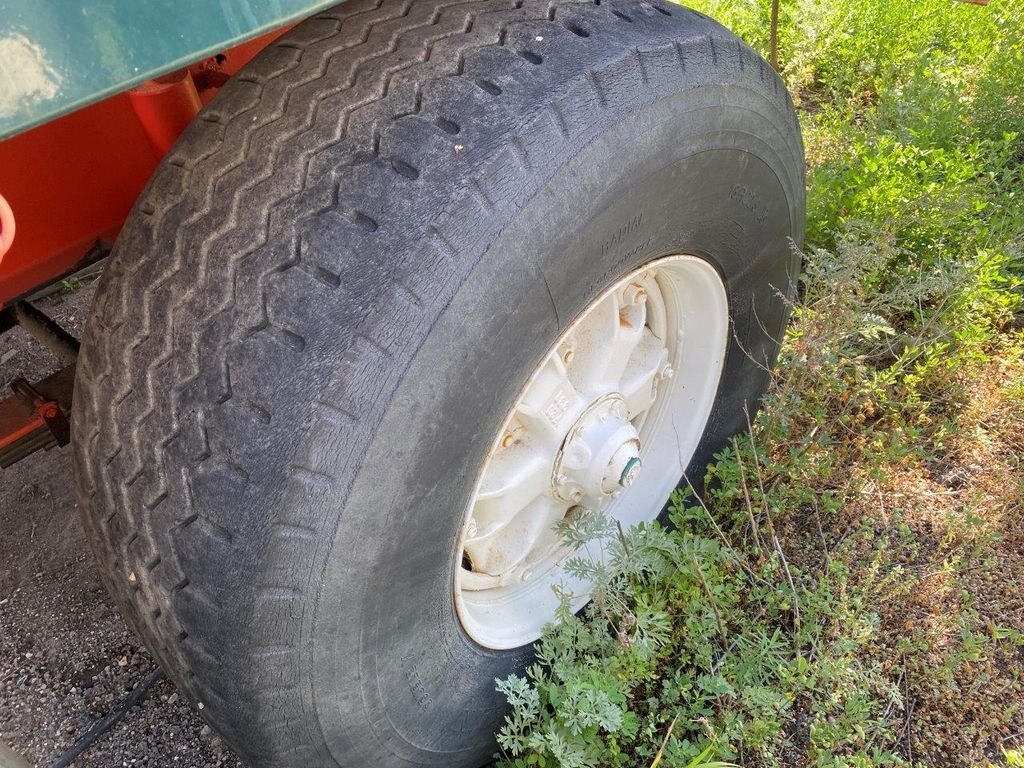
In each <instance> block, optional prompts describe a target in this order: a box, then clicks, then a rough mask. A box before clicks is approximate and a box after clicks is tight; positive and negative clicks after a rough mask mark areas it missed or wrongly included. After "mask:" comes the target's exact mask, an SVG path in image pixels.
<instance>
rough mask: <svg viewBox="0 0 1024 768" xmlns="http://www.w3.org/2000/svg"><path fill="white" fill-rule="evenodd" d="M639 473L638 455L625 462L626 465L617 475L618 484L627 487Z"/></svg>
mask: <svg viewBox="0 0 1024 768" xmlns="http://www.w3.org/2000/svg"><path fill="white" fill-rule="evenodd" d="M639 474H640V457H639V456H634V457H633V458H631V459H630V460H629V461H627V462H626V466H625V467H623V468H622V475H621V476H620V477H619V485H621V486H622V487H623V488H629V486H631V485H632V484H633V483H634V481H635V480H636V477H637V475H639Z"/></svg>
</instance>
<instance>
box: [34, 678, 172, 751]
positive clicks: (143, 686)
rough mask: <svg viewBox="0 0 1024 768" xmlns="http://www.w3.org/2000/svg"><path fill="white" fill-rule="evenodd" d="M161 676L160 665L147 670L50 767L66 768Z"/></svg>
mask: <svg viewBox="0 0 1024 768" xmlns="http://www.w3.org/2000/svg"><path fill="white" fill-rule="evenodd" d="M161 677H163V672H161V670H160V667H153V668H152V669H151V670H149V672H147V673H146V676H145V677H143V678H142V679H141V680H140V681H139V682H137V683H136V684H135V687H134V688H132V690H131V693H129V694H128V695H127V696H125V697H124V698H123V699H122V700H121V701H120V702H118V704H117V706H115V707H114V708H113V709H112V710H110V712H108V713H107V714H106V715H105V716H104V718H103V719H102V720H99V721H97V722H95V723H93V726H92V728H90V729H89V730H88V731H86V732H85V733H83V734H82V735H81V736H80V737H79V738H78V741H76V742H75V743H74V744H72V745H71V746H70V747H68V748H67V749H66V750H65V751H64V752H62V753H61V754H60V755H58V756H57V759H56V760H54V761H53V762H52V763H50V768H68V766H69V765H71V763H72V762H73V761H74V759H75V758H76V757H78V756H79V755H80V754H82V753H83V752H85V750H87V749H88V748H89V747H91V746H92V745H93V742H95V741H96V739H98V738H99V737H100V736H102V735H103V734H104V732H106V731H107V730H108V729H109V728H110V726H112V725H113V724H114V723H116V722H117V721H118V720H120V719H121V718H122V717H124V716H125V714H127V712H128V710H130V709H131V708H132V707H134V706H135V705H136V704H138V703H139V702H140V701H142V697H143V696H145V695H146V692H147V691H148V690H149V689H150V688H152V687H153V686H154V685H156V683H157V682H158V681H159V680H160V678H161Z"/></svg>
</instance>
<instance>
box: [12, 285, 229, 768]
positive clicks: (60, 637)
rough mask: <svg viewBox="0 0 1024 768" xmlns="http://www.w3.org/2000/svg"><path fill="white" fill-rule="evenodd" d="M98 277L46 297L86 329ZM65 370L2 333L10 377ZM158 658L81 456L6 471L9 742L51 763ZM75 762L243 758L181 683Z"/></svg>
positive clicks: (166, 687)
mask: <svg viewBox="0 0 1024 768" xmlns="http://www.w3.org/2000/svg"><path fill="white" fill-rule="evenodd" d="M94 287H95V286H94V285H93V284H83V285H79V286H74V290H70V291H63V292H60V293H58V294H55V295H53V296H50V297H48V298H46V299H42V300H40V301H39V302H38V304H37V305H38V306H39V307H40V308H41V309H43V310H44V311H46V312H47V313H48V314H50V315H51V316H52V317H54V318H56V319H57V320H58V321H59V322H61V324H63V325H64V326H65V327H66V328H68V329H69V330H71V331H72V333H74V334H75V335H78V334H79V333H80V332H81V329H82V325H83V324H84V321H85V317H86V313H87V311H88V306H89V302H90V301H91V299H92V294H93V292H94ZM58 367H59V364H58V362H57V360H56V358H54V357H53V356H52V355H51V354H50V353H49V352H47V351H46V350H44V349H43V348H41V347H40V346H39V345H38V344H36V343H35V342H34V341H33V340H32V339H31V337H29V336H28V335H27V334H25V333H24V332H22V331H21V330H20V329H15V330H14V331H12V332H10V333H7V334H4V335H3V336H0V385H3V386H4V387H5V388H6V384H7V383H8V382H10V381H11V380H12V379H13V378H16V377H18V376H25V377H26V378H28V379H29V380H30V381H32V380H38V379H40V378H42V377H43V376H45V375H47V374H48V373H51V372H53V371H55V370H57V368H58ZM153 665H154V662H153V660H152V659H151V658H150V656H149V654H148V653H147V652H146V651H145V650H144V649H143V648H142V646H141V644H140V643H139V641H138V639H137V638H136V637H135V635H134V634H133V633H132V631H131V630H130V629H128V627H127V626H126V625H125V623H124V621H123V620H122V619H121V617H120V615H119V614H118V613H117V611H116V609H115V608H114V607H113V605H112V604H111V602H110V599H109V598H108V597H107V594H106V592H105V591H104V589H103V587H102V585H101V583H100V580H99V576H98V574H97V572H96V568H95V566H94V565H93V562H92V559H91V557H90V555H89V553H88V548H87V546H86V543H85V540H84V536H83V534H82V530H81V527H80V526H79V523H78V517H77V514H76V511H75V502H74V497H73V493H72V490H71V452H70V450H69V449H67V448H64V449H56V448H55V449H53V450H51V451H49V452H47V453H38V454H36V455H34V456H31V457H29V458H28V459H26V460H24V461H22V462H20V463H18V464H16V465H15V466H13V467H10V468H8V469H6V470H0V741H3V742H4V743H6V744H8V745H9V746H10V747H11V748H13V749H14V750H15V751H16V752H18V753H20V754H22V755H24V756H25V757H26V758H28V760H29V762H30V763H34V764H35V765H37V766H41V767H42V766H48V765H49V764H50V763H51V762H52V761H53V760H54V758H55V757H56V756H57V755H58V754H60V753H61V752H62V751H63V750H64V749H66V748H67V747H69V746H70V745H71V744H72V743H73V742H74V741H75V739H77V738H78V737H79V736H80V735H81V734H82V733H84V732H85V731H86V730H87V729H88V728H89V727H90V726H91V725H92V724H93V723H94V722H95V721H97V720H98V719H100V718H101V717H103V716H104V715H105V714H107V713H108V712H109V711H110V710H111V708H112V707H113V706H114V705H115V704H116V702H118V701H120V700H121V699H122V698H123V697H124V696H125V694H126V693H127V692H128V691H129V690H131V688H132V687H133V686H134V685H135V684H136V683H137V682H138V681H139V680H140V679H141V678H142V677H143V675H145V673H146V672H147V671H148V670H149V669H150V668H151V667H152V666H153ZM74 765H76V766H88V765H93V766H104V767H106V766H136V765H138V766H153V767H154V768H158V767H162V766H181V767H182V768H192V767H193V766H195V767H196V768H206V767H207V766H231V767H232V768H241V767H242V763H241V762H240V761H239V760H238V758H237V757H235V755H234V754H233V753H232V752H231V750H230V749H228V748H227V746H225V744H224V743H223V741H222V740H221V739H220V738H219V737H218V736H216V735H215V734H214V733H212V732H211V731H210V729H209V728H208V727H207V726H206V725H205V724H204V722H203V721H202V720H201V719H200V717H199V715H198V714H197V713H196V711H195V710H194V709H193V708H192V707H191V706H190V705H189V704H188V703H187V702H186V701H185V699H184V697H182V696H180V695H179V694H178V693H177V692H176V690H175V688H174V686H173V685H172V684H171V683H170V682H168V681H166V680H162V681H161V682H159V683H158V684H157V685H156V686H155V687H154V688H153V689H152V690H151V691H150V692H149V694H148V696H147V697H146V698H145V700H144V701H143V703H142V704H141V705H140V706H139V707H136V708H135V709H133V710H132V711H131V712H129V713H128V715H127V716H126V717H125V718H124V719H123V720H121V721H120V722H118V723H117V724H115V725H114V727H113V728H112V729H111V730H110V731H109V732H108V733H107V734H106V735H105V736H103V737H102V738H101V739H100V741H99V742H98V743H97V744H96V745H95V746H93V747H92V748H91V749H90V750H89V751H87V752H86V753H85V754H84V755H83V756H82V757H80V758H79V759H78V760H77V761H76V762H75V763H74Z"/></svg>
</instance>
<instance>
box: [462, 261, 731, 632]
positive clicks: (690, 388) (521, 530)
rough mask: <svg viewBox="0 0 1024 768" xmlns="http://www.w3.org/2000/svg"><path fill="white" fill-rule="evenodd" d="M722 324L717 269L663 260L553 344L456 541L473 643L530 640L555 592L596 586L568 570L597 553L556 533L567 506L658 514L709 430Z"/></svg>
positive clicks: (614, 291)
mask: <svg viewBox="0 0 1024 768" xmlns="http://www.w3.org/2000/svg"><path fill="white" fill-rule="evenodd" d="M728 327H729V310H728V300H727V298H726V293H725V286H724V285H723V284H722V280H721V278H720V277H719V275H718V273H717V272H716V271H715V269H714V268H713V267H712V266H711V265H710V264H708V262H706V261H704V260H703V259H699V258H697V257H695V256H685V255H679V256H667V257H665V258H662V259H658V260H656V261H652V262H650V263H649V264H647V265H645V266H644V267H642V268H640V269H637V270H635V271H633V272H631V273H630V274H629V275H627V276H626V277H624V278H623V279H622V280H620V281H619V282H617V283H616V284H615V285H613V286H612V287H611V288H609V289H608V290H607V291H605V292H604V293H602V294H601V295H600V296H599V297H597V298H596V299H595V300H594V301H593V302H591V303H590V305H589V306H588V307H587V308H586V309H585V310H584V311H583V313H582V314H581V315H580V316H579V317H578V318H577V319H576V320H575V322H573V324H572V325H571V326H570V327H569V328H568V330H566V331H565V333H563V334H562V336H561V338H559V340H558V342H557V343H556V344H555V345H554V346H553V347H552V348H551V349H550V350H549V352H548V354H547V355H546V356H545V358H544V360H543V362H542V363H541V364H540V365H539V366H538V367H537V369H536V370H535V371H534V373H533V375H532V376H531V377H530V379H529V380H528V381H527V383H526V385H525V387H523V390H522V391H521V393H520V395H519V398H518V399H517V401H516V403H515V405H514V406H513V408H512V410H511V411H510V412H509V414H508V416H507V417H506V419H505V421H504V424H503V426H502V429H501V430H500V431H499V433H498V435H497V437H496V439H495V441H494V444H493V447H492V448H491V451H490V453H489V455H488V457H487V461H486V462H485V463H484V467H483V469H482V470H481V473H480V476H479V478H478V480H477V483H476V487H475V489H474V493H473V499H472V501H471V503H470V505H469V509H468V511H467V514H466V519H465V523H464V525H463V529H462V532H461V534H460V537H459V554H460V560H461V562H462V567H458V566H457V567H456V569H455V584H454V591H455V606H456V611H457V613H458V616H459V620H460V622H461V623H462V627H463V629H464V630H465V631H466V633H467V634H468V635H469V636H470V637H471V638H472V639H473V640H474V641H475V642H477V643H478V644H480V645H481V646H484V647H486V648H492V649H508V648H518V647H520V646H523V645H526V644H527V643H531V642H533V641H534V640H536V639H537V638H539V637H540V635H541V631H542V629H543V627H544V625H545V624H547V623H548V622H550V621H552V620H554V618H555V614H556V611H557V609H558V606H559V601H560V598H559V596H558V592H559V591H561V592H563V593H569V594H571V595H572V598H571V603H572V608H573V610H579V609H580V608H582V607H583V606H584V605H585V604H586V603H587V601H588V600H589V598H590V592H591V588H592V585H591V584H589V583H587V582H585V581H583V580H580V579H578V578H576V577H574V576H572V575H570V574H569V573H567V572H566V570H565V567H564V565H565V562H566V560H568V559H569V558H570V557H572V556H581V555H582V556H587V557H592V558H595V559H599V558H600V557H602V553H603V549H604V547H603V544H602V542H593V543H591V544H588V546H587V547H586V548H585V550H581V551H579V552H574V551H573V550H571V549H569V548H568V547H566V546H565V545H564V544H562V543H561V542H560V540H559V538H558V536H557V534H556V533H555V531H554V527H555V525H556V524H557V523H558V522H559V521H560V520H562V519H563V518H564V517H565V516H566V514H579V513H580V512H581V511H584V510H593V509H598V508H599V509H601V510H602V511H603V512H604V514H606V515H608V516H609V517H611V518H614V519H615V520H617V521H619V522H620V523H621V524H622V525H623V526H624V527H628V526H630V525H633V524H635V523H638V522H641V521H646V520H654V519H655V518H657V517H658V515H659V514H660V512H661V510H662V509H663V508H664V506H665V503H666V502H667V501H668V498H669V496H670V495H671V493H672V491H673V490H674V489H675V487H676V486H677V484H678V482H679V479H680V477H681V476H682V474H683V472H684V471H685V470H686V466H687V464H688V463H689V461H690V458H691V457H692V455H693V452H694V450H695V449H696V447H697V443H698V442H699V440H700V438H701V436H702V435H703V433H704V425H705V424H706V422H707V419H708V415H709V414H710V412H711V406H712V404H713V403H714V399H715V393H716V391H717V389H718V382H719V379H720V378H721V375H722V365H723V362H724V359H725V348H726V341H727V335H728ZM573 508H575V509H573ZM570 509H572V512H570ZM556 588H558V589H557V591H556Z"/></svg>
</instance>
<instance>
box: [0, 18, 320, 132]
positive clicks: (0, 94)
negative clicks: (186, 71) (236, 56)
mask: <svg viewBox="0 0 1024 768" xmlns="http://www.w3.org/2000/svg"><path fill="white" fill-rule="evenodd" d="M338 2H339V0H77V1H76V0H0V139H3V138H6V137H8V136H11V135H12V134H15V133H18V132H20V131H23V130H26V129H27V128H31V127H32V126H35V125H39V124H40V123H43V122H46V121H47V120H51V119H53V118H54V117H58V116H60V115H63V114H66V113H67V112H71V111H73V110H75V109H77V108H79V107H82V106H85V105H86V104H90V103H92V102H95V101H99V100H100V99H103V98H105V97H107V96H110V95H111V94H114V93H117V92H118V91H123V90H125V89H126V88H129V87H131V86H133V85H135V84H137V83H140V82H142V81H143V80H148V79H150V78H152V77H156V76H157V75H161V74H163V73H165V72H170V71H172V70H174V69H178V68H179V67H183V66H185V65H186V64H190V63H192V62H194V61H197V60H199V59H202V58H205V57H206V56H211V55H213V54H215V53H217V52H218V51H222V50H224V49H225V48H230V47H231V46H232V45H236V44H238V43H240V42H243V41H244V40H248V39H250V38H253V37H256V36H258V35H260V34H263V33H264V32H268V31H270V30H272V29H274V28H276V27H279V26H281V25H282V24H286V23H288V22H290V21H295V20H297V19H301V18H304V17H306V16H309V15H311V14H313V13H315V12H317V11H319V10H322V9H324V8H328V7H330V6H332V5H337V4H338Z"/></svg>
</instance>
